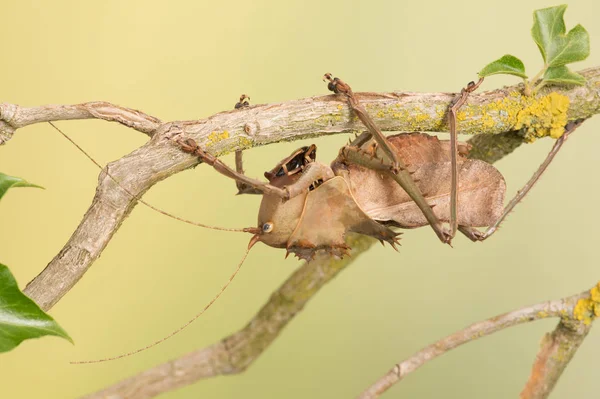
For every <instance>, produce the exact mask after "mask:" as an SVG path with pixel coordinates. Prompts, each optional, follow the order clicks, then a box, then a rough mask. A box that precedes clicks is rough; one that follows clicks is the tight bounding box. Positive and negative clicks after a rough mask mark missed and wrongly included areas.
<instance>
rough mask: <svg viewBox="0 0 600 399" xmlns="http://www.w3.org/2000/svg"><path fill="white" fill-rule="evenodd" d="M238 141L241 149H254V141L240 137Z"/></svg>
mask: <svg viewBox="0 0 600 399" xmlns="http://www.w3.org/2000/svg"><path fill="white" fill-rule="evenodd" d="M237 141H238V146H240V147H243V148H249V147H252V140H250V139H249V138H247V137H244V136H238V138H237Z"/></svg>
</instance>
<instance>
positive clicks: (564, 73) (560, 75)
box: [543, 65, 585, 86]
mask: <svg viewBox="0 0 600 399" xmlns="http://www.w3.org/2000/svg"><path fill="white" fill-rule="evenodd" d="M543 80H544V81H545V82H548V83H555V84H571V85H578V86H581V85H584V84H585V78H584V77H583V76H581V75H580V74H578V73H577V72H572V71H570V70H569V68H567V67H566V66H564V65H563V66H559V67H552V68H548V69H547V70H546V73H545V74H544V78H543Z"/></svg>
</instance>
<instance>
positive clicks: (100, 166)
mask: <svg viewBox="0 0 600 399" xmlns="http://www.w3.org/2000/svg"><path fill="white" fill-rule="evenodd" d="M48 123H49V124H50V126H52V127H53V128H54V129H56V130H57V131H58V132H59V133H60V134H61V135H62V136H63V137H64V138H66V139H67V140H69V141H70V142H71V144H73V145H74V146H75V147H77V149H78V150H79V151H81V152H82V153H83V155H85V156H86V157H87V158H88V159H89V160H90V161H92V162H93V163H94V165H96V166H97V167H98V168H100V170H103V169H104V168H103V167H102V165H100V164H99V163H98V162H97V161H96V160H95V159H94V158H92V156H91V155H90V154H88V153H87V152H86V151H85V150H84V149H83V148H81V146H79V144H77V143H76V142H75V141H73V139H71V138H70V137H69V136H67V134H66V133H65V132H63V131H62V130H60V129H59V128H58V127H57V126H56V125H55V124H54V123H52V122H48ZM105 173H106V175H107V176H108V177H109V178H110V179H111V180H112V181H114V182H115V183H116V184H117V185H118V186H119V187H120V188H121V189H122V190H123V191H125V192H126V193H127V194H129V195H130V196H131V197H132V198H134V199H135V200H136V201H138V202H139V203H141V204H144V205H145V206H147V207H148V208H150V209H152V210H153V211H155V212H158V213H160V214H162V215H165V216H168V217H170V218H172V219H175V220H178V221H180V222H183V223H187V224H191V225H193V226H198V227H204V228H205V229H212V230H220V231H232V232H240V233H245V232H247V230H246V229H236V228H229V227H220V226H209V225H207V224H203V223H199V222H194V221H192V220H188V219H184V218H181V217H179V216H176V215H173V214H171V213H169V212H165V211H163V210H162V209H159V208H157V207H155V206H154V205H152V204H150V203H148V202H146V201H144V200H143V199H141V198H140V197H138V196H137V195H135V194H133V193H132V192H131V191H129V190H128V189H127V188H125V187H123V185H122V184H121V183H120V182H119V181H118V180H117V179H116V178H114V177H113V176H112V175H111V174H110V173H109V172H108V168H106V171H105Z"/></svg>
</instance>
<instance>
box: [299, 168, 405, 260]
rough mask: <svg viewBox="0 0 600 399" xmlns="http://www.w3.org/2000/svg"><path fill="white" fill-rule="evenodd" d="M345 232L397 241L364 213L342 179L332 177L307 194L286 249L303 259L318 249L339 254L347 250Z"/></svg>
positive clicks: (343, 253)
mask: <svg viewBox="0 0 600 399" xmlns="http://www.w3.org/2000/svg"><path fill="white" fill-rule="evenodd" d="M349 231H350V232H354V233H359V234H365V235H369V236H371V237H375V238H377V239H379V240H382V241H387V242H388V243H390V244H391V245H392V246H393V245H394V244H395V243H396V242H397V240H396V235H397V233H394V232H393V231H392V230H390V229H389V228H387V227H385V226H383V225H381V224H379V223H377V222H375V221H374V220H372V219H371V218H370V217H369V216H367V215H366V214H365V212H364V211H363V210H362V209H361V208H360V207H359V206H358V205H357V203H356V201H355V199H354V197H353V196H352V193H351V192H350V188H349V187H348V184H347V183H346V182H345V181H344V179H343V178H341V177H334V178H333V179H331V180H328V181H326V182H325V183H323V184H322V185H320V186H319V187H317V188H316V189H315V190H313V191H311V192H310V193H308V195H307V197H306V204H305V206H304V210H303V212H302V216H301V218H300V222H299V223H298V226H297V227H296V230H295V231H294V233H293V234H292V236H291V237H290V240H289V242H288V252H292V253H295V254H296V256H298V257H299V258H301V259H306V260H310V259H312V258H313V257H314V255H315V252H316V251H318V250H320V249H322V250H325V251H328V252H329V253H330V254H332V255H334V256H338V257H342V256H344V255H345V254H347V251H348V249H349V248H348V246H347V245H346V242H345V236H346V233H347V232H349Z"/></svg>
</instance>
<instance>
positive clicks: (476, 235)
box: [458, 119, 584, 241]
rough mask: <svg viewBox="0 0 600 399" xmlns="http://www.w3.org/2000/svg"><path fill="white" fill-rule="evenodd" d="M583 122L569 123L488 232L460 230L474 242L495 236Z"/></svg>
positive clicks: (470, 228)
mask: <svg viewBox="0 0 600 399" xmlns="http://www.w3.org/2000/svg"><path fill="white" fill-rule="evenodd" d="M583 122H584V120H583V119H579V120H576V121H573V122H569V123H568V124H567V125H566V126H565V132H564V133H563V135H562V136H560V137H559V138H558V139H557V140H556V142H555V143H554V146H553V147H552V149H551V150H550V152H549V153H548V155H546V159H544V162H543V163H542V164H541V165H540V167H539V168H538V169H537V170H536V171H535V173H534V174H533V176H531V179H529V181H528V182H527V183H525V185H524V186H523V188H521V190H519V191H518V192H517V194H516V195H515V196H514V198H513V199H512V200H510V202H509V203H508V205H507V206H506V207H505V208H504V211H503V212H502V214H501V215H500V217H499V218H498V219H497V220H496V222H494V223H493V224H492V225H491V226H489V227H488V228H487V230H485V231H480V230H478V229H476V228H474V227H467V226H458V230H459V231H460V232H461V233H463V234H464V235H465V236H467V238H469V239H470V240H472V241H484V240H486V239H487V238H488V237H490V236H491V235H492V234H494V233H495V232H496V231H497V230H498V228H499V227H500V224H501V223H502V222H503V221H504V219H505V218H506V217H507V216H508V214H509V213H510V212H511V211H512V210H513V209H514V208H515V206H516V205H517V204H518V203H519V202H521V200H522V199H523V198H524V197H525V196H526V195H527V193H528V192H529V190H531V188H532V187H533V186H534V185H535V183H537V181H538V180H539V179H540V177H542V175H543V174H544V172H545V171H546V169H547V168H548V166H549V165H550V164H551V163H552V161H553V160H554V157H555V156H556V154H557V153H558V151H560V149H561V148H562V146H563V144H564V143H565V141H567V139H568V138H569V136H570V135H571V133H573V132H574V131H575V130H576V129H577V128H578V127H579V126H581V124H582V123H583Z"/></svg>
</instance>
